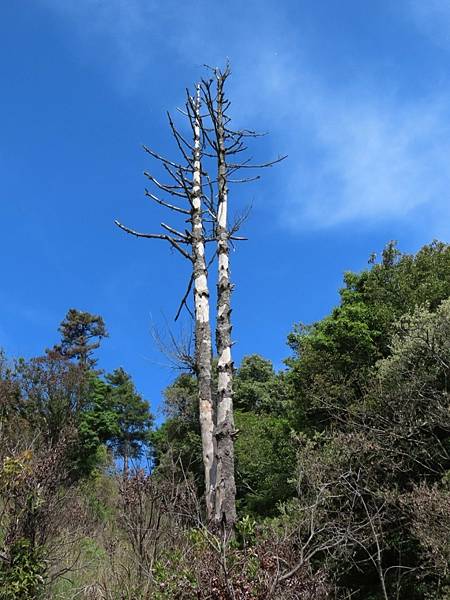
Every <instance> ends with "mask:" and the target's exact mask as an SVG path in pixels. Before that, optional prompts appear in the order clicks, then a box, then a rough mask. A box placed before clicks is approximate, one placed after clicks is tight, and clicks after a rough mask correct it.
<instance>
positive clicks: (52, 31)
mask: <svg viewBox="0 0 450 600" xmlns="http://www.w3.org/2000/svg"><path fill="white" fill-rule="evenodd" d="M0 34H1V40H2V53H1V55H0V75H1V81H2V93H1V95H0V108H1V110H0V119H1V136H0V223H1V237H0V250H1V256H2V259H3V260H2V277H1V282H0V315H1V317H0V345H2V346H3V347H4V348H5V349H6V351H7V352H8V354H10V355H16V356H17V355H24V356H31V355H36V354H39V353H40V352H42V350H43V348H45V347H47V346H49V345H51V344H52V343H53V342H54V341H56V339H57V333H56V329H57V326H58V323H59V322H60V321H61V320H62V318H63V317H64V314H65V313H66V311H67V309H68V308H70V307H77V308H80V309H83V310H88V311H91V312H95V313H100V314H102V315H103V316H104V318H105V321H106V323H107V326H108V328H109V331H110V338H109V339H108V340H106V341H105V343H104V346H103V349H102V353H101V361H102V366H103V367H104V368H106V369H113V368H114V367H116V366H119V365H121V366H123V367H124V368H125V369H126V370H128V371H129V372H130V373H131V374H132V375H133V376H134V378H135V380H136V383H137V386H138V388H139V389H140V391H141V392H142V393H143V394H144V395H145V397H146V398H148V399H149V400H150V401H151V403H152V406H153V407H154V408H155V409H156V408H157V406H158V403H159V402H160V398H161V390H162V389H163V388H164V387H165V386H166V385H167V384H168V383H169V382H170V381H171V380H172V379H173V376H174V373H173V371H171V370H170V368H168V366H167V359H166V358H165V357H164V356H162V355H161V354H160V353H159V351H158V349H157V348H156V346H155V343H154V341H153V339H152V336H151V329H152V328H158V329H160V330H164V327H165V323H166V321H167V322H170V321H171V319H172V317H173V315H174V313H175V311H176V309H177V306H178V299H179V297H180V295H181V294H182V293H183V291H184V287H185V284H186V276H187V265H185V264H184V263H183V260H182V259H181V258H180V257H179V256H177V255H174V254H173V253H172V252H170V250H169V248H168V247H166V245H165V244H164V243H163V242H161V243H159V242H158V241H147V240H135V239H131V238H130V237H128V236H126V235H125V234H123V233H122V232H120V231H118V230H117V229H116V228H115V227H114V225H113V220H114V219H115V218H118V219H119V220H121V221H123V222H125V223H126V224H128V225H130V226H135V227H136V228H138V229H142V230H147V231H157V230H158V224H159V222H160V220H161V219H162V213H161V212H159V211H158V210H157V209H156V208H155V207H154V206H151V205H150V204H149V202H148V201H147V200H146V199H145V198H144V196H143V189H144V186H145V185H146V181H145V178H144V177H143V175H142V172H143V170H144V169H150V168H151V163H150V162H149V160H148V157H147V156H146V155H145V153H144V152H143V151H142V150H141V147H140V145H141V144H142V143H146V144H148V145H150V146H152V147H153V148H155V149H158V150H159V151H161V152H162V153H166V154H169V155H173V154H174V152H175V148H174V147H173V145H172V143H171V142H172V140H171V138H170V136H169V134H168V130H167V126H166V120H165V111H166V110H170V111H172V112H173V111H175V109H176V107H177V106H179V105H181V104H182V103H183V95H184V89H185V87H186V86H191V85H192V84H193V83H195V81H196V80H197V79H198V78H199V77H200V76H202V75H203V74H204V71H203V69H202V64H203V63H208V64H211V65H216V64H219V65H220V64H223V63H224V61H225V58H226V57H228V58H229V59H230V60H231V63H232V67H233V76H232V79H231V80H230V85H229V95H230V97H231V99H232V101H233V111H234V112H233V115H234V118H235V123H236V125H237V126H238V127H239V126H243V127H248V128H253V129H258V130H261V131H269V132H270V135H269V136H267V137H264V138H262V139H260V140H258V141H257V143H256V144H255V146H256V147H255V152H254V155H255V156H256V157H264V158H272V157H274V156H277V155H278V154H279V153H283V154H284V153H286V154H288V155H289V158H288V160H287V161H285V162H284V163H282V164H280V165H278V166H277V167H276V168H274V169H270V170H267V171H266V172H264V174H263V179H262V181H261V182H258V183H255V184H250V185H248V186H247V187H239V188H236V189H233V191H232V195H231V203H232V205H233V208H234V210H235V211H236V212H239V210H241V209H242V208H244V207H245V206H246V205H248V204H249V203H251V204H252V205H253V210H252V214H251V217H250V219H249V221H248V222H247V223H246V225H245V227H244V233H245V234H246V235H247V236H248V237H249V241H248V242H245V243H243V244H241V245H240V246H239V247H238V248H237V249H236V252H235V253H234V254H233V256H232V261H233V263H232V270H233V279H234V281H235V283H236V292H235V295H234V299H233V302H234V312H233V315H234V339H235V340H236V345H235V347H234V349H235V357H236V360H237V362H239V360H240V358H241V357H242V356H243V355H245V354H248V353H251V352H258V353H261V354H263V355H265V356H267V357H269V358H271V359H272V360H273V361H274V362H275V364H276V365H277V366H281V364H282V360H283V358H284V357H286V355H287V354H288V349H287V347H286V345H285V339H286V335H287V333H288V332H289V331H290V329H291V328H292V325H293V323H294V322H298V321H303V322H311V321H313V320H316V319H318V318H320V317H322V316H323V315H324V314H326V313H327V312H328V311H329V310H330V308H331V307H332V306H333V305H334V304H335V303H336V302H337V290H338V288H339V286H340V283H341V280H342V273H343V271H345V270H348V269H355V270H359V269H362V268H364V267H365V266H366V265H367V259H368V257H369V255H370V253H371V252H372V251H380V250H381V249H382V247H383V245H384V244H385V242H387V241H388V240H390V239H396V240H398V241H399V244H400V247H401V249H403V250H406V251H415V250H417V249H418V248H419V247H420V246H421V245H422V244H423V243H426V242H428V241H431V240H432V239H433V238H439V239H443V240H444V241H448V238H449V235H448V227H449V226H448V223H449V217H450V202H449V195H450V70H449V68H448V66H449V61H450V2H448V1H444V0H426V1H425V0H398V1H396V2H391V1H389V0H378V1H377V2H361V1H360V0H342V1H340V2H338V1H336V0H334V1H331V0H323V1H322V2H309V1H304V0H286V1H280V0H278V1H277V2H275V1H274V0H260V1H258V2H256V1H253V0H247V2H237V1H236V0H228V2H226V3H224V2H217V1H215V0H209V2H208V1H206V0H192V2H189V3H185V2H181V1H178V0H165V1H164V2H156V1H155V0H107V1H106V0H21V1H20V2H3V3H2V5H1V7H0ZM182 328H184V329H185V330H186V329H187V328H188V324H187V322H186V323H185V324H184V325H182ZM175 331H177V328H175Z"/></svg>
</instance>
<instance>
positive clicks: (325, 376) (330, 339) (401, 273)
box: [286, 242, 450, 427]
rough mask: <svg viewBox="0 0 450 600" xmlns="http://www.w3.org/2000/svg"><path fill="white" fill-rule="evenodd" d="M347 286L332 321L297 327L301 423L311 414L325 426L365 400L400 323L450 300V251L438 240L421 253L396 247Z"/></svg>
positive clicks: (292, 376) (291, 363)
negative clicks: (340, 409)
mask: <svg viewBox="0 0 450 600" xmlns="http://www.w3.org/2000/svg"><path fill="white" fill-rule="evenodd" d="M372 262H373V261H372ZM344 283H345V287H344V288H343V289H342V290H341V301H340V304H339V306H338V307H337V308H335V309H334V310H333V311H332V313H331V314H330V315H329V316H327V317H325V318H324V319H322V320H321V321H319V322H317V323H315V324H314V325H312V326H309V327H305V326H303V325H299V326H297V327H296V328H295V329H294V331H293V332H292V333H291V334H290V335H289V337H288V343H289V346H290V347H291V349H292V351H293V352H294V356H293V357H291V358H289V359H288V360H287V361H286V362H287V365H288V367H289V376H288V380H289V384H290V386H291V388H292V390H293V396H294V398H293V401H294V403H295V405H296V407H295V413H296V420H297V426H300V425H301V424H302V423H304V420H305V415H308V417H309V423H310V425H312V426H314V427H321V426H323V424H325V423H326V422H327V420H328V419H329V418H330V414H331V413H332V412H333V407H336V406H341V407H342V406H351V405H352V404H354V403H355V402H356V403H358V402H359V401H360V400H361V398H362V396H363V395H364V390H365V387H366V384H367V381H368V379H369V376H370V375H369V372H370V369H371V368H372V367H373V365H374V364H375V363H376V361H377V360H379V359H381V358H383V357H386V356H388V355H389V353H390V347H389V344H390V339H391V336H392V334H393V331H394V324H395V322H396V321H397V319H399V318H400V317H401V316H402V315H403V314H405V313H412V312H413V311H414V309H415V307H416V306H422V305H424V304H428V306H429V307H430V309H431V310H432V311H434V310H435V309H436V308H437V307H438V306H439V304H440V303H441V302H442V300H444V299H446V298H448V297H449V296H450V246H448V245H446V244H443V243H441V242H433V243H432V244H430V245H428V246H424V247H423V248H422V249H421V250H420V251H419V252H418V253H417V254H416V255H415V256H414V255H409V254H402V253H401V252H399V251H398V250H397V248H396V246H395V244H394V243H390V244H388V245H387V246H386V248H385V250H384V251H383V254H382V260H381V262H380V263H378V264H373V265H372V267H371V268H370V269H367V270H365V271H363V272H362V273H360V274H356V273H346V274H345V277H344Z"/></svg>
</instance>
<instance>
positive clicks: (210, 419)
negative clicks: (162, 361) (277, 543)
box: [191, 88, 216, 522]
mask: <svg viewBox="0 0 450 600" xmlns="http://www.w3.org/2000/svg"><path fill="white" fill-rule="evenodd" d="M193 110H194V119H195V120H194V152H193V177H192V190H191V223H192V256H193V277H194V306H195V354H196V356H195V364H196V369H197V379H198V401H199V418H200V430H201V436H202V452H203V465H204V472H205V500H206V513H207V518H208V522H211V521H212V519H213V515H214V489H215V483H216V473H215V439H214V413H213V399H212V387H211V358H212V341H211V325H210V320H209V289H208V273H207V266H206V261H205V240H204V232H203V217H202V181H201V140H200V132H201V123H200V90H199V88H197V96H196V99H195V102H194V103H193Z"/></svg>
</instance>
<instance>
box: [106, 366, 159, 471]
mask: <svg viewBox="0 0 450 600" xmlns="http://www.w3.org/2000/svg"><path fill="white" fill-rule="evenodd" d="M106 381H107V382H108V384H109V398H108V403H109V406H110V408H111V412H112V414H113V415H115V419H116V429H115V430H114V432H112V434H111V435H110V437H109V440H108V442H109V444H110V445H111V447H112V448H113V449H114V451H115V452H116V454H117V455H118V456H120V457H121V458H123V460H124V462H125V466H126V465H127V462H128V459H130V458H139V457H140V456H141V455H142V451H143V446H146V445H148V443H149V439H150V438H149V432H150V429H151V427H152V425H153V416H152V414H151V413H150V406H149V403H148V402H147V401H146V400H144V399H143V398H142V397H141V396H140V394H138V393H137V392H136V389H135V387H134V383H133V381H132V379H131V377H130V375H128V373H126V372H125V371H124V370H123V369H122V368H119V369H116V370H115V371H114V372H113V373H111V374H110V375H107V376H106ZM111 421H112V419H111Z"/></svg>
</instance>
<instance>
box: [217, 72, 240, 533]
mask: <svg viewBox="0 0 450 600" xmlns="http://www.w3.org/2000/svg"><path fill="white" fill-rule="evenodd" d="M223 83H224V81H223V79H222V77H221V75H220V74H218V75H217V108H216V140H217V158H218V177H217V179H218V207H217V208H218V210H217V229H216V233H217V255H218V269H219V271H218V283H217V323H216V344H217V354H218V357H219V362H218V388H217V392H218V394H217V415H216V430H215V438H216V445H217V450H216V456H217V482H216V497H215V515H214V518H215V522H216V525H218V526H220V527H221V528H223V529H224V531H225V532H230V531H232V530H233V527H234V524H235V522H236V484H235V479H234V436H235V428H234V417H233V360H232V355H231V318H230V316H231V291H232V284H231V281H230V269H229V257H228V254H229V243H228V238H229V234H228V218H227V212H228V188H227V165H226V149H225V131H224V115H223V102H224V95H223Z"/></svg>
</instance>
